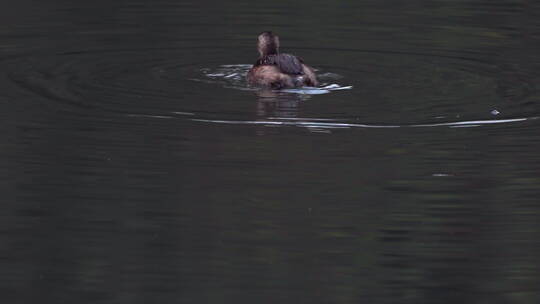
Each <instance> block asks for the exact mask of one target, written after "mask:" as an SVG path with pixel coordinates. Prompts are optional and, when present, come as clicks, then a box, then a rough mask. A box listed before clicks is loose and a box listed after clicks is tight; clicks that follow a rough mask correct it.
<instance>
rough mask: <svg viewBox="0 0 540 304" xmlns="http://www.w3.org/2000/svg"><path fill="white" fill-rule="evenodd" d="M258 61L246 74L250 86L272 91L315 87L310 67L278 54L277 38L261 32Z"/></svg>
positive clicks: (313, 75) (314, 79)
mask: <svg viewBox="0 0 540 304" xmlns="http://www.w3.org/2000/svg"><path fill="white" fill-rule="evenodd" d="M257 49H258V51H259V59H257V61H256V62H255V64H254V65H253V67H251V69H250V70H249V72H248V73H247V81H248V83H249V84H250V85H254V86H262V87H268V88H272V89H282V88H294V87H302V86H317V85H318V84H319V82H318V81H317V76H316V75H315V71H314V70H313V68H311V67H310V66H308V65H306V64H304V61H303V60H302V59H301V58H299V57H297V56H294V55H291V54H284V53H279V37H278V36H277V35H275V34H273V33H272V32H269V31H267V32H262V33H261V34H260V35H259V37H258V39H257Z"/></svg>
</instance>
